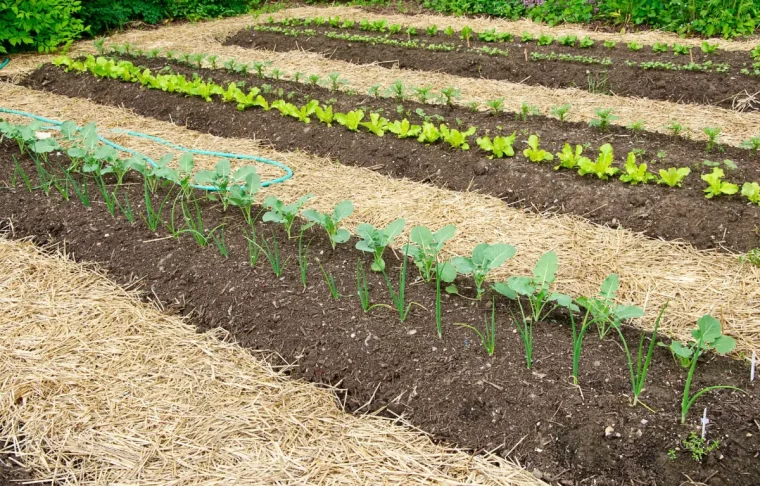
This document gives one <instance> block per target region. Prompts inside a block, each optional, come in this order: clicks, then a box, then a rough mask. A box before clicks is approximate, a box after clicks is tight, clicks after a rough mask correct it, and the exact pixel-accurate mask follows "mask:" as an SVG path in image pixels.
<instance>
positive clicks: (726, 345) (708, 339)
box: [669, 314, 745, 424]
mask: <svg viewBox="0 0 760 486" xmlns="http://www.w3.org/2000/svg"><path fill="white" fill-rule="evenodd" d="M691 336H692V337H693V338H694V342H693V343H684V342H679V341H673V342H671V343H670V346H669V347H670V350H671V351H672V352H673V354H675V355H676V356H677V357H679V358H681V359H682V360H688V362H689V374H688V375H687V377H686V384H685V386H684V389H683V398H682V399H681V423H682V424H683V423H686V415H687V414H688V413H689V409H690V408H691V406H692V405H694V402H695V401H696V400H697V398H699V397H700V396H702V395H703V394H705V393H707V392H709V391H712V390H719V389H731V390H737V391H740V392H742V393H745V392H744V390H742V389H740V388H737V387H735V386H727V385H716V386H708V387H706V388H703V389H702V390H700V391H698V392H697V393H695V394H694V395H693V396H690V395H689V389H690V387H691V381H692V379H693V378H694V371H695V370H696V368H697V361H699V357H700V356H701V355H702V352H704V351H709V350H714V351H715V352H717V353H718V354H726V353H730V352H731V351H733V350H734V348H735V347H736V341H735V340H734V338H732V337H731V336H725V335H724V334H723V330H722V328H721V325H720V321H718V320H717V319H716V318H714V317H713V316H711V315H709V314H705V315H703V316H702V317H700V318H699V319H698V320H697V329H695V330H693V331H691Z"/></svg>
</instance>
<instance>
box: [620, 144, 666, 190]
mask: <svg viewBox="0 0 760 486" xmlns="http://www.w3.org/2000/svg"><path fill="white" fill-rule="evenodd" d="M625 172H626V173H625V174H623V175H621V176H620V180H621V181H623V182H627V183H628V184H631V185H634V186H635V185H636V184H647V183H648V182H649V181H653V180H656V179H657V176H655V175H654V174H652V173H651V172H649V171H647V164H645V163H642V164H637V163H636V154H634V153H633V152H629V153H628V159H627V160H626V162H625Z"/></svg>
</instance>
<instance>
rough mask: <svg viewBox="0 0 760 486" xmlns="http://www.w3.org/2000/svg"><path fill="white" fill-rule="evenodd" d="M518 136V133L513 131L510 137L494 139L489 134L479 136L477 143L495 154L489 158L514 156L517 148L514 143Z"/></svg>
mask: <svg viewBox="0 0 760 486" xmlns="http://www.w3.org/2000/svg"><path fill="white" fill-rule="evenodd" d="M516 136H517V134H516V133H513V134H512V135H509V136H508V137H494V138H493V140H491V139H490V138H489V137H488V136H485V137H479V138H478V139H477V143H478V147H480V148H481V149H483V150H485V151H486V152H490V153H491V154H493V155H489V156H488V158H489V159H493V158H494V157H496V158H498V159H500V158H502V157H504V156H507V157H514V155H515V149H514V148H513V147H512V144H514V143H515V137H516Z"/></svg>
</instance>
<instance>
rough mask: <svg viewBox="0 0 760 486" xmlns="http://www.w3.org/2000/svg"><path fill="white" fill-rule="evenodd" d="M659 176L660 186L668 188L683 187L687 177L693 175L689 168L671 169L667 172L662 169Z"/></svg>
mask: <svg viewBox="0 0 760 486" xmlns="http://www.w3.org/2000/svg"><path fill="white" fill-rule="evenodd" d="M659 174H660V177H659V178H658V179H657V183H658V184H665V185H666V186H668V187H681V184H682V183H683V180H684V179H685V178H686V176H688V175H689V174H691V169H690V168H688V167H679V168H675V167H669V168H668V169H667V170H665V169H660V170H659Z"/></svg>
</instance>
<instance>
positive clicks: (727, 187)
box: [701, 167, 739, 199]
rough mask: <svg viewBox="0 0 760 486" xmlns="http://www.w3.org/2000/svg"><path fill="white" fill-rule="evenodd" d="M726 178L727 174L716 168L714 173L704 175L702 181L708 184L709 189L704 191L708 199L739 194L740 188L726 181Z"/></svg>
mask: <svg viewBox="0 0 760 486" xmlns="http://www.w3.org/2000/svg"><path fill="white" fill-rule="evenodd" d="M724 176H725V173H724V172H723V169H721V168H720V167H714V168H713V171H712V172H711V173H709V174H702V176H701V179H702V180H703V181H705V182H707V187H706V188H705V190H704V192H705V197H706V198H707V199H712V198H713V197H715V196H720V195H721V194H727V195H731V194H736V193H737V192H739V186H738V185H736V184H732V183H731V182H726V181H724V180H723V177H724Z"/></svg>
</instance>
